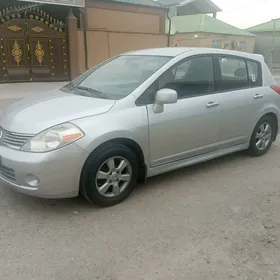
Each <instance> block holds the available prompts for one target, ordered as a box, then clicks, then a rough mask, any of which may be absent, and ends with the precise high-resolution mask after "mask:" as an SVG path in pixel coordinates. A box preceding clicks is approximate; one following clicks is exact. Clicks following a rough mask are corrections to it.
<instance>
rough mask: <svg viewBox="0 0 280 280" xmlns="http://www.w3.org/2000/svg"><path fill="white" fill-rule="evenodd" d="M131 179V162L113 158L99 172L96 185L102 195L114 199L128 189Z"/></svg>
mask: <svg viewBox="0 0 280 280" xmlns="http://www.w3.org/2000/svg"><path fill="white" fill-rule="evenodd" d="M131 178H132V167H131V164H130V162H129V161H128V160H127V159H125V158H123V157H111V158H109V159H107V160H106V161H105V162H104V163H103V164H102V165H101V167H100V168H99V170H98V171H97V173H96V179H95V185H96V188H97V191H98V192H99V194H100V195H102V196H103V197H106V198H114V197H117V196H119V195H120V194H122V193H123V192H124V191H125V190H126V189H127V187H128V186H129V184H130V181H131Z"/></svg>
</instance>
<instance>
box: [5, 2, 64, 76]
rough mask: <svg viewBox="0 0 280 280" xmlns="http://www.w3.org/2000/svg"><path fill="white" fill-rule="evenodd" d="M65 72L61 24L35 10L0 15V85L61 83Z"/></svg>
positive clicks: (22, 10)
mask: <svg viewBox="0 0 280 280" xmlns="http://www.w3.org/2000/svg"><path fill="white" fill-rule="evenodd" d="M17 11H21V12H17ZM68 70H69V65H68V48H67V36H66V32H65V24H64V23H63V22H62V21H59V20H56V19H54V18H53V17H52V16H50V15H48V14H46V13H45V12H44V11H43V10H41V9H39V8H27V9H20V8H19V7H17V8H15V7H12V8H11V7H10V8H6V9H4V10H2V11H0V82H13V81H15V82H20V81H50V80H51V81H53V80H59V81H63V80H68V79H69V74H68V73H69V71H68Z"/></svg>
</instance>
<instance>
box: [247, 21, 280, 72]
mask: <svg viewBox="0 0 280 280" xmlns="http://www.w3.org/2000/svg"><path fill="white" fill-rule="evenodd" d="M247 30H248V31H249V32H251V33H253V34H255V35H256V45H255V53H258V54H261V55H263V56H264V59H265V61H266V63H267V64H268V65H269V67H270V68H271V70H272V71H273V72H277V73H279V72H280V19H277V20H275V23H274V21H269V22H265V23H262V24H259V25H256V26H253V27H250V28H248V29H247Z"/></svg>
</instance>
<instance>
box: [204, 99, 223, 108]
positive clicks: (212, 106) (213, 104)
mask: <svg viewBox="0 0 280 280" xmlns="http://www.w3.org/2000/svg"><path fill="white" fill-rule="evenodd" d="M219 105H220V103H218V102H213V101H211V102H209V103H208V104H207V105H206V107H207V108H214V107H217V106H219Z"/></svg>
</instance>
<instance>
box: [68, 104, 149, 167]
mask: <svg viewBox="0 0 280 280" xmlns="http://www.w3.org/2000/svg"><path fill="white" fill-rule="evenodd" d="M73 123H74V124H76V125H77V126H79V127H80V128H81V129H82V130H83V131H84V132H85V136H84V137H83V138H81V139H80V140H78V141H77V144H78V145H79V146H80V147H81V148H82V149H84V150H86V151H87V152H89V153H91V152H92V151H94V150H95V149H96V148H97V147H98V146H100V145H101V144H103V143H105V142H108V141H110V140H114V139H118V138H125V139H130V140H132V141H134V142H136V143H137V144H138V145H139V146H140V148H141V149H142V151H143V155H144V159H145V163H146V164H147V165H148V162H149V158H150V155H149V127H148V118H147V111H146V107H145V106H141V107H133V108H127V109H123V110H121V111H115V112H108V113H106V114H103V115H98V116H92V117H88V118H85V119H80V120H75V121H74V122H73Z"/></svg>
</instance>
